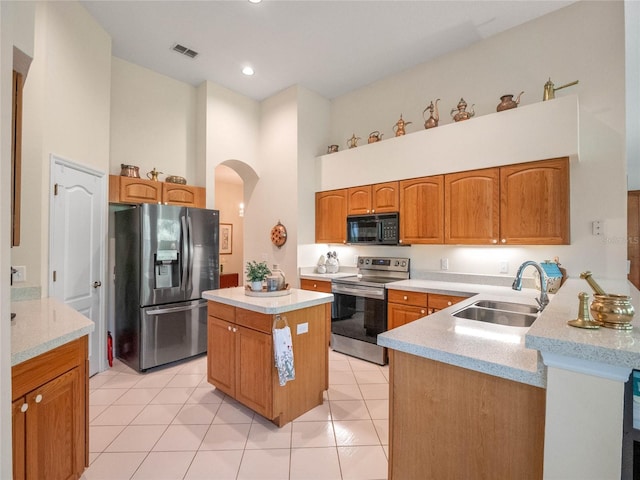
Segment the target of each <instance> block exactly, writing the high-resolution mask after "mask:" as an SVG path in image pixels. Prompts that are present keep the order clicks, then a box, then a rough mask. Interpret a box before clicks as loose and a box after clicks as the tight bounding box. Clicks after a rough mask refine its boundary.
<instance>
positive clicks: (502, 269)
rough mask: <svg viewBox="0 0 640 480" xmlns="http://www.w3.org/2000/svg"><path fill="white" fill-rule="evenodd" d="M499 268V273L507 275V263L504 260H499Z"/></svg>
mask: <svg viewBox="0 0 640 480" xmlns="http://www.w3.org/2000/svg"><path fill="white" fill-rule="evenodd" d="M499 267H500V273H509V262H507V261H506V260H501V261H500V265H499Z"/></svg>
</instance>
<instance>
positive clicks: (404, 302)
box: [387, 290, 467, 330]
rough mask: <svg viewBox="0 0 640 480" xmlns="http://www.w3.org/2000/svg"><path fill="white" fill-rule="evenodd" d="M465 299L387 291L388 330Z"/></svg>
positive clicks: (433, 294) (435, 294)
mask: <svg viewBox="0 0 640 480" xmlns="http://www.w3.org/2000/svg"><path fill="white" fill-rule="evenodd" d="M466 299H467V297H463V296H457V295H442V294H439V293H424V292H413V291H406V290H388V292H387V300H388V303H387V323H388V326H389V330H391V329H392V328H396V327H400V326H402V325H405V324H407V323H410V322H413V321H414V320H418V319H419V318H422V317H426V316H427V315H431V314H432V313H435V312H437V311H439V310H442V309H444V308H447V307H450V306H451V305H454V304H456V303H458V302H461V301H462V300H466Z"/></svg>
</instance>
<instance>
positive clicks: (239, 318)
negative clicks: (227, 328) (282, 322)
mask: <svg viewBox="0 0 640 480" xmlns="http://www.w3.org/2000/svg"><path fill="white" fill-rule="evenodd" d="M236 323H237V324H238V325H242V326H243V327H247V328H251V329H253V330H258V331H259V332H264V333H271V330H272V329H273V315H266V314H264V313H258V312H251V311H249V310H245V309H243V308H239V309H238V311H237V312H236Z"/></svg>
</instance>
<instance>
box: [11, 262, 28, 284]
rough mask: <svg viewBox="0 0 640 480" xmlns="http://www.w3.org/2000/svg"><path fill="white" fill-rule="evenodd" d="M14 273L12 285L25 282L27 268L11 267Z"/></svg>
mask: <svg viewBox="0 0 640 480" xmlns="http://www.w3.org/2000/svg"><path fill="white" fill-rule="evenodd" d="M13 268H14V269H15V270H16V272H15V273H14V274H13V281H14V283H18V282H26V281H27V267H25V266H24V265H22V266H20V267H13Z"/></svg>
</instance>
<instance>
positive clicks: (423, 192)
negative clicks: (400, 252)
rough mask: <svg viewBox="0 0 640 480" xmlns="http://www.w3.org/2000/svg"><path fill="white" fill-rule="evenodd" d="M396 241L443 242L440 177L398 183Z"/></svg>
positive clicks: (407, 242) (408, 243)
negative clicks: (398, 231) (398, 233)
mask: <svg viewBox="0 0 640 480" xmlns="http://www.w3.org/2000/svg"><path fill="white" fill-rule="evenodd" d="M399 183H400V242H401V243H403V244H406V245H410V244H413V243H434V244H437V243H444V225H443V224H444V176H443V175H434V176H431V177H421V178H413V179H411V180H401V181H400V182H399Z"/></svg>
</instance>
